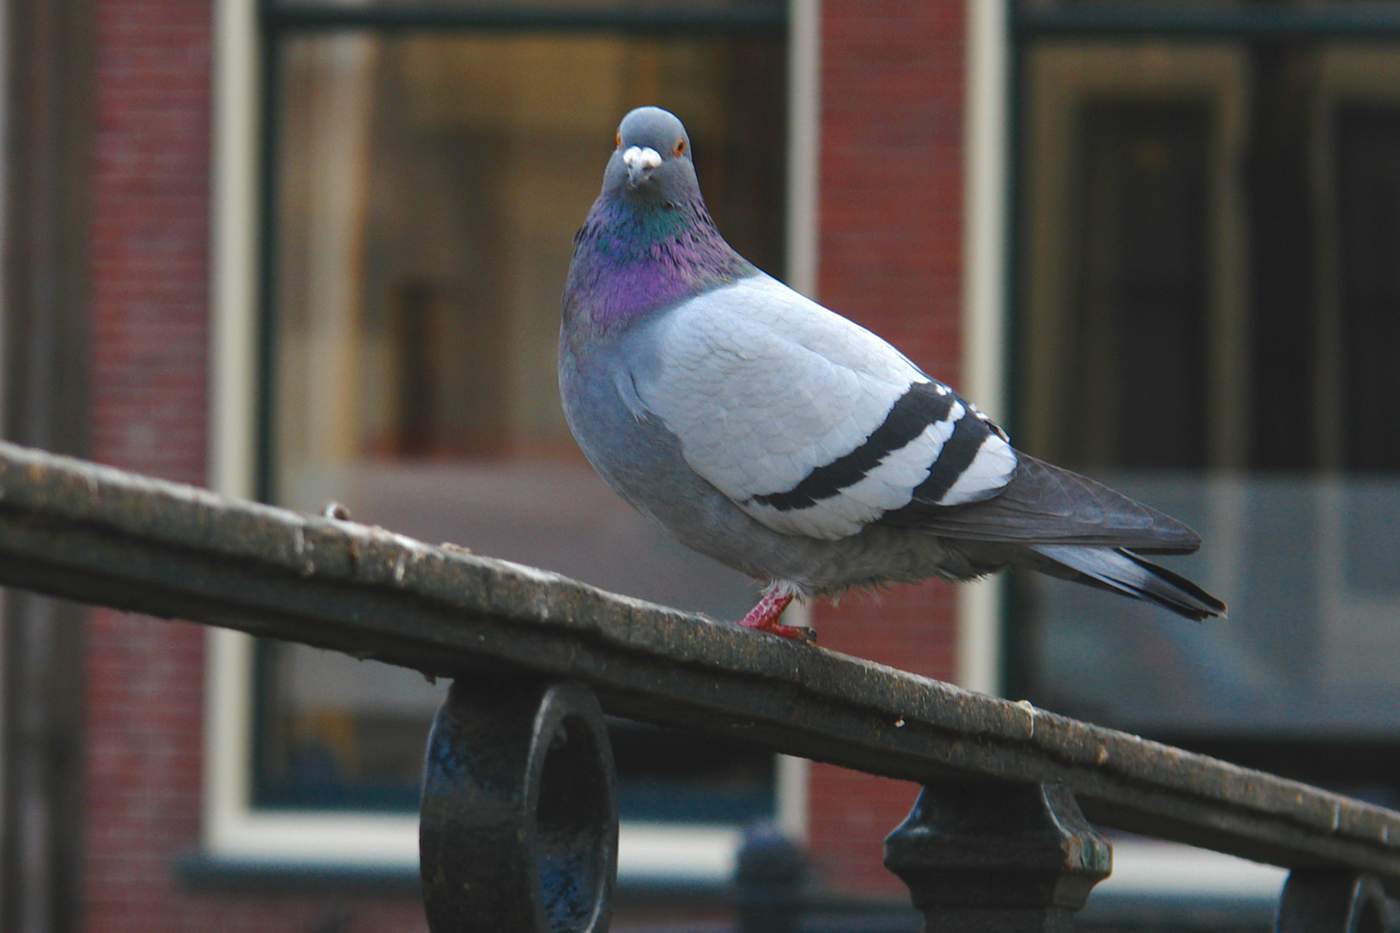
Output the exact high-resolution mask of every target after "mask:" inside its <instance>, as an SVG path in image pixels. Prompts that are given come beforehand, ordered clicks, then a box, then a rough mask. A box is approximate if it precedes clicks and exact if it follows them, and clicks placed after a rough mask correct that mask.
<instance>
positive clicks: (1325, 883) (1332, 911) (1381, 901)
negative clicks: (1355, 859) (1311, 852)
mask: <svg viewBox="0 0 1400 933" xmlns="http://www.w3.org/2000/svg"><path fill="white" fill-rule="evenodd" d="M1393 922H1394V921H1393V919H1392V918H1391V916H1390V906H1389V905H1388V904H1387V903H1386V899H1385V888H1384V887H1382V886H1381V883H1380V882H1379V881H1377V880H1376V878H1375V877H1374V876H1372V875H1360V874H1351V873H1348V872H1336V871H1306V870H1296V871H1293V872H1291V873H1290V874H1289V876H1288V883H1287V884H1285V885H1284V886H1283V896H1282V897H1281V898H1280V899H1279V905H1278V924H1277V925H1276V927H1275V929H1276V930H1277V931H1278V933H1388V931H1389V930H1390V929H1391V924H1392V923H1393Z"/></svg>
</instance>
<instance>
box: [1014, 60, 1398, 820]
mask: <svg viewBox="0 0 1400 933" xmlns="http://www.w3.org/2000/svg"><path fill="white" fill-rule="evenodd" d="M1023 56H1024V59H1023V61H1024V65H1025V69H1024V75H1025V84H1024V89H1025V100H1024V104H1023V107H1024V110H1023V116H1022V119H1023V122H1024V126H1025V127H1026V133H1025V134H1024V136H1023V139H1024V143H1023V145H1024V148H1023V150H1022V152H1021V160H1022V165H1023V166H1024V168H1023V178H1024V180H1025V199H1024V201H1023V203H1022V204H1021V205H1020V214H1019V217H1020V224H1019V226H1020V231H1021V244H1020V249H1021V253H1020V267H1021V276H1020V279H1019V284H1018V288H1019V290H1020V307H1019V309H1018V313H1019V317H1018V321H1019V325H1020V339H1019V343H1018V345H1017V347H1016V348H1015V352H1016V354H1017V356H1018V358H1019V361H1020V362H1019V364H1018V366H1017V368H1016V373H1017V374H1018V384H1017V394H1018V398H1019V399H1020V403H1019V412H1018V420H1019V430H1018V432H1017V434H1018V440H1019V441H1020V442H1021V443H1022V445H1023V446H1025V447H1026V448H1027V449H1028V450H1030V451H1032V452H1033V453H1035V454H1037V455H1039V456H1045V457H1048V458H1049V459H1051V460H1054V461H1057V462H1063V463H1065V464H1066V465H1069V466H1075V467H1078V468H1081V469H1084V470H1086V471H1088V472H1091V473H1093V474H1094V475H1096V476H1097V477H1099V478H1102V479H1104V480H1106V481H1109V482H1110V483H1112V484H1113V485H1115V486H1118V487H1119V488H1121V489H1123V490H1124V491H1125V492H1128V493H1129V494H1133V495H1136V496H1137V497H1139V498H1142V499H1144V500H1145V501H1147V502H1149V503H1152V504H1154V505H1156V506H1159V507H1161V508H1163V509H1165V510H1166V511H1167V512H1169V513H1171V514H1174V515H1177V516H1179V517H1181V518H1183V519H1184V520H1186V521H1188V522H1189V523H1190V524H1192V525H1193V526H1194V527H1196V529H1197V530H1198V531H1200V532H1201V533H1202V536H1203V537H1204V539H1205V541H1206V544H1205V546H1204V548H1203V550H1202V552H1201V553H1200V554H1198V555H1196V556H1194V557H1191V558H1187V559H1182V560H1179V561H1173V566H1174V567H1179V568H1181V570H1182V572H1183V573H1186V574H1187V575H1188V576H1190V577H1192V578H1194V579H1198V580H1200V582H1201V583H1202V584H1203V585H1204V586H1206V587H1207V588H1208V589H1210V590H1211V591H1212V592H1218V593H1220V594H1221V595H1222V596H1223V597H1224V598H1226V599H1227V601H1228V602H1229V603H1230V618H1229V620H1228V622H1226V623H1223V624H1219V625H1213V626H1208V627H1190V626H1180V625H1176V624H1173V623H1172V622H1171V621H1170V620H1166V619H1162V618H1160V617H1159V614H1157V613H1155V612H1153V611H1152V610H1151V609H1150V608H1145V607H1142V606H1135V605H1131V604H1115V605H1114V606H1113V607H1112V609H1111V611H1107V607H1105V606H1104V605H1103V604H1102V599H1101V597H1099V596H1098V595H1097V594H1094V593H1091V592H1088V591H1085V592H1080V591H1078V589H1077V588H1074V587H1064V586H1057V585H1055V584H1053V583H1052V584H1048V585H1042V583H1041V581H1038V580H1029V579H1018V580H1017V582H1016V585H1015V588H1014V591H1013V592H1014V596H1013V600H1012V602H1013V605H1014V611H1013V616H1014V619H1013V623H1012V624H1013V625H1015V626H1016V627H1017V631H1018V633H1019V634H1017V635H1016V636H1014V637H1013V639H1012V641H1013V644H1015V645H1017V646H1018V647H1017V649H1016V657H1015V659H1014V667H1015V672H1016V673H1015V675H1014V680H1015V685H1014V686H1013V689H1014V690H1017V691H1024V692H1025V693H1026V694H1027V695H1029V696H1031V697H1032V698H1033V699H1035V700H1036V701H1037V702H1040V703H1044V704H1046V705H1047V706H1050V707H1051V708H1053V709H1056V710H1058V711H1062V712H1065V713H1067V714H1070V715H1073V716H1078V717H1082V718H1086V719H1090V720H1093V721H1096V722H1104V723H1107V724H1111V725H1116V726H1119V727H1122V728H1126V729H1129V730H1132V731H1139V732H1145V733H1147V734H1150V735H1153V736H1157V737H1162V738H1165V739H1168V740H1170V741H1174V742H1179V743H1184V744H1188V745H1197V746H1199V747H1203V748H1207V749H1209V750H1214V751H1223V752H1224V753H1225V754H1226V755H1227V756H1228V757H1230V758H1231V759H1233V760H1240V761H1245V762H1247V763H1255V764H1258V765H1260V766H1262V767H1267V768H1270V769H1273V770H1281V771H1284V772H1285V773H1292V774H1296V775H1298V776H1301V777H1306V778H1309V779H1313V780H1319V781H1324V782H1328V783H1331V784H1333V785H1337V786H1345V787H1349V788H1350V789H1352V790H1355V791H1357V792H1360V793H1366V794H1370V795H1372V796H1378V797H1381V798H1382V799H1385V800H1387V801H1388V802H1390V803H1392V804H1393V803H1395V802H1397V800H1400V788H1397V787H1394V786H1391V787H1388V788H1385V789H1378V788H1377V787H1376V786H1375V782H1374V780H1373V779H1374V777H1375V769H1374V767H1372V766H1371V765H1369V764H1367V763H1366V762H1365V760H1364V759H1365V758H1366V757H1367V756H1369V755H1372V754H1373V753H1374V751H1375V749H1376V748H1379V747H1388V746H1389V745H1392V744H1393V742H1394V739H1395V738H1396V731H1395V729H1396V727H1395V723H1394V716H1393V711H1394V710H1395V709H1396V708H1397V706H1400V675H1397V668H1396V666H1395V664H1394V659H1395V658H1396V657H1400V626H1396V625H1395V619H1396V618H1397V617H1400V574H1398V573H1397V571H1396V567H1397V563H1396V562H1395V560H1394V559H1393V555H1394V553H1395V550H1396V548H1397V547H1400V521H1397V519H1396V517H1397V516H1400V432H1396V431H1394V430H1392V429H1391V428H1392V426H1393V425H1394V424H1396V423H1397V420H1400V381H1397V380H1400V370H1397V368H1396V366H1395V346H1396V345H1397V339H1400V330H1397V324H1396V322H1397V320H1400V317H1397V314H1396V307H1397V303H1396V298H1397V295H1400V272H1398V271H1397V269H1398V268H1400V267H1398V266H1397V264H1396V263H1395V262H1394V257H1395V256H1397V255H1400V183H1397V179H1400V175H1397V170H1396V166H1397V165H1400V161H1397V157H1400V148H1398V146H1397V140H1400V91H1397V88H1400V82H1397V79H1400V48H1395V47H1385V46H1377V45H1365V46H1348V45H1343V44H1335V45H1334V44H1322V43H1315V42H1292V41H1290V42H1262V41H1261V42H1259V43H1255V44H1249V43H1243V42H1240V43H1233V42H1210V43H1204V42H1201V43H1181V44H1172V43H1167V42H1140V43H1126V42H1124V43H1107V42H1105V43H1100V44H1085V45H1080V44H1076V43H1072V42H1056V43H1048V42H1047V43H1044V44H1041V45H1032V46H1031V47H1029V48H1028V49H1027V50H1026V51H1025V52H1024V53H1023ZM1089 672H1092V676H1088V675H1089ZM1018 695H1020V694H1019V692H1018ZM1227 739H1229V740H1230V744H1229V745H1228V747H1223V746H1221V745H1220V744H1219V743H1223V742H1225V741H1226V740H1227ZM1270 742H1273V743H1275V745H1270V744H1269V743H1270ZM1278 742H1285V743H1286V742H1294V743H1299V742H1303V743H1309V742H1310V743H1323V742H1331V743H1338V742H1341V743H1343V747H1344V748H1349V749H1351V751H1349V752H1343V753H1344V754H1349V755H1351V756H1352V759H1353V765H1354V767H1351V768H1350V770H1348V769H1347V768H1341V769H1340V772H1339V769H1337V768H1335V767H1334V768H1332V770H1331V771H1330V772H1328V773H1326V774H1323V773H1321V772H1317V771H1313V770H1309V769H1310V768H1314V767H1315V766H1317V764H1318V762H1317V761H1316V760H1315V759H1316V758H1317V756H1310V755H1307V754H1299V753H1298V752H1297V749H1298V748H1303V747H1307V746H1305V745H1296V744H1295V746H1294V749H1295V750H1294V753H1293V754H1292V756H1291V758H1288V757H1287V756H1282V757H1281V756H1280V755H1279V754H1278V749H1277V747H1276V746H1277V743H1278ZM1348 743H1349V744H1348ZM1256 753H1257V757H1255V758H1251V755H1256ZM1335 763H1336V759H1335V758H1334V759H1333V764H1335Z"/></svg>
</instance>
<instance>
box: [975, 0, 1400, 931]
mask: <svg viewBox="0 0 1400 933" xmlns="http://www.w3.org/2000/svg"><path fill="white" fill-rule="evenodd" d="M1026 6H1029V4H1024V5H1023V3H1022V2H1020V0H1001V2H999V3H989V4H985V5H984V4H981V3H979V0H968V11H969V12H968V17H969V71H968V83H969V87H968V134H967V139H968V145H967V147H966V166H967V168H966V172H965V182H964V183H965V186H966V191H965V200H964V203H965V204H966V205H967V210H966V214H967V233H966V234H965V240H966V242H965V251H964V258H965V263H964V267H965V269H966V270H968V272H967V274H965V276H964V303H963V305H964V334H965V338H964V340H965V343H964V360H965V367H966V369H967V371H968V373H969V374H970V380H969V381H970V384H969V386H968V389H969V390H970V391H971V390H975V393H974V394H975V397H979V398H981V399H986V402H987V403H986V404H983V407H984V408H988V410H991V411H998V410H1000V411H1001V413H1002V416H1003V419H1004V421H1005V423H1007V425H1008V427H1009V428H1010V429H1012V431H1013V436H1014V432H1015V427H1016V425H1015V423H1014V422H1015V417H1014V416H1013V411H1014V410H1015V408H1016V407H1017V406H1016V399H1015V398H1014V393H1013V390H1012V387H1011V379H1010V373H1011V371H1012V362H1013V360H1014V358H1015V354H1016V347H1017V344H1018V341H1017V339H1016V338H1017V336H1018V334H1017V327H1018V326H1020V322H1018V321H1017V320H1016V309H1017V308H1019V307H1021V306H1022V304H1023V300H1024V299H1023V296H1022V295H1021V289H1022V287H1023V275H1024V273H1025V269H1024V264H1025V261H1026V260H1025V257H1024V256H1022V255H1021V248H1020V231H1019V230H1018V222H1019V221H1020V216H1019V211H1020V208H1021V206H1022V203H1021V202H1022V201H1023V200H1024V198H1025V195H1026V178H1027V177H1028V172H1029V171H1031V168H1030V167H1028V166H1027V165H1026V164H1025V160H1024V159H1023V158H1022V155H1021V142H1022V139H1023V135H1022V134H1024V133H1025V132H1027V127H1028V126H1029V121H1030V120H1032V119H1033V117H1034V115H1033V113H1032V110H1031V108H1030V106H1029V102H1028V95H1026V94H1025V93H1024V88H1025V75H1026V71H1027V70H1028V69H1027V68H1026V61H1027V59H1028V58H1029V56H1030V54H1031V50H1032V49H1033V48H1036V47H1041V48H1044V47H1053V46H1054V45H1055V44H1056V43H1060V42H1072V43H1089V42H1094V41H1104V42H1110V43H1122V42H1131V41H1152V42H1158V43H1164V44H1170V45H1172V46H1173V47H1181V46H1189V45H1193V44H1200V43H1210V44H1217V43H1226V42H1231V43H1239V44H1243V43H1246V42H1248V41H1249V40H1250V39H1258V38H1262V37H1272V38H1288V37H1293V38H1298V39H1307V40H1311V41H1315V42H1317V43H1319V44H1323V43H1345V44H1346V46H1347V47H1348V48H1351V49H1357V48H1361V47H1364V46H1365V45H1366V44H1367V43H1376V42H1385V43H1395V42H1400V5H1397V6H1396V7H1395V8H1393V9H1386V10H1379V11H1378V10H1374V9H1370V8H1367V9H1366V10H1361V11H1350V10H1345V9H1330V10H1327V9H1324V10H1316V9H1290V8H1288V7H1287V5H1286V4H1285V3H1283V2H1280V4H1279V6H1278V8H1277V9H1272V10H1270V9H1248V10H1238V9H1237V10H1230V9H1219V8H1215V9H1210V8H1198V9H1186V10H1182V9H1171V8H1168V7H1155V8H1154V7H1153V6H1151V5H1143V6H1137V7H1134V5H1133V3H1132V2H1131V0H1122V2H1119V3H1118V4H1115V5H1113V6H1096V7H1081V8H1066V7H1038V8H1034V9H1026V8H1025V7H1026ZM1335 47H1336V46H1335V45H1333V48H1335ZM1329 77H1330V79H1331V83H1330V85H1329V91H1331V92H1332V93H1333V95H1334V99H1335V95H1337V94H1339V93H1343V92H1344V91H1345V90H1346V89H1348V88H1347V80H1346V78H1347V76H1345V75H1341V74H1338V73H1337V72H1336V70H1335V69H1334V70H1333V72H1332V73H1331V74H1330V75H1329ZM1386 100H1387V102H1396V101H1397V100H1400V92H1396V93H1395V95H1393V96H1390V95H1387V98H1386ZM1331 102H1333V101H1329V103H1331ZM1224 129H1225V131H1227V132H1228V131H1229V128H1228V127H1225V128H1224ZM1226 144H1227V145H1228V141H1227V143H1226ZM1219 233H1220V235H1224V236H1229V235H1231V234H1230V232H1229V231H1223V232H1219ZM1231 287H1234V286H1233V285H1232V284H1231V283H1229V282H1222V283H1218V284H1217V290H1216V293H1214V294H1213V295H1212V299H1213V301H1214V302H1220V301H1221V300H1223V296H1222V295H1221V294H1220V291H1221V289H1226V290H1228V289H1229V288H1231ZM1319 378H1320V379H1321V378H1324V376H1323V375H1320V377H1319ZM1320 388H1321V389H1322V390H1324V391H1325V390H1326V389H1327V387H1326V386H1322V387H1320ZM998 405H1000V406H1001V407H1000V409H999V408H998V407H996V406H998ZM1212 440H1213V441H1216V442H1218V441H1219V439H1215V438H1212ZM1221 507H1222V508H1226V507H1228V503H1224V504H1222V505H1221ZM1227 586H1228V585H1227ZM1003 603H1004V594H1003V592H1002V589H1001V586H1000V585H997V584H986V583H984V584H979V585H978V586H977V587H976V588H966V587H965V588H963V589H962V591H961V595H960V599H959V607H960V612H959V619H958V621H959V637H958V643H959V646H960V652H959V668H958V671H959V678H960V682H962V683H964V684H965V685H968V686H970V687H972V688H973V689H978V690H985V691H987V692H991V693H997V694H1002V695H1005V690H1006V688H1007V685H1008V682H1009V678H1008V673H1009V671H1008V662H1009V658H1010V651H1009V650H1008V647H1007V646H1008V645H1009V644H1010V641H1011V637H1010V636H1011V634H1012V633H1011V632H1010V631H1009V628H1010V619H1009V616H1008V614H1007V612H1006V611H1005V607H1004V605H1003ZM964 646H965V647H964ZM1284 876H1285V872H1284V871H1283V870H1282V869H1278V868H1274V867H1272V866H1265V865H1259V864H1255V863H1252V862H1246V861H1243V860H1240V859H1235V858H1231V857H1228V856H1222V855H1219V854H1218V853H1211V852H1207V851H1202V850H1198V849H1193V848H1190V847H1187V846H1182V845H1177V844H1173V843H1162V842H1156V841H1152V840H1143V839H1136V838H1126V839H1121V840H1116V841H1115V843H1114V873H1113V875H1112V876H1111V877H1110V878H1109V879H1107V881H1105V882H1104V883H1103V884H1101V885H1100V886H1099V888H1098V889H1096V890H1097V892H1099V893H1096V896H1098V897H1102V896H1105V895H1106V896H1108V897H1114V896H1125V897H1136V896H1142V895H1144V894H1146V895H1153V896H1156V895H1165V896H1171V897H1173V898H1183V899H1195V898H1209V897H1219V896H1226V897H1240V898H1246V899H1250V900H1256V899H1257V900H1258V901H1259V902H1261V903H1266V904H1268V905H1272V904H1274V903H1276V901H1277V898H1278V895H1279V891H1280V890H1281V887H1282V884H1283V880H1284ZM1203 884H1204V885H1205V888H1204V889H1203V887H1202V885H1203Z"/></svg>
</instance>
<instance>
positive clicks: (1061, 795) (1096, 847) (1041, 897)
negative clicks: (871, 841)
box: [885, 780, 1113, 933]
mask: <svg viewBox="0 0 1400 933" xmlns="http://www.w3.org/2000/svg"><path fill="white" fill-rule="evenodd" d="M885 867H886V868H888V869H889V870H890V871H892V872H894V873H895V874H896V875H898V876H899V877H900V878H901V879H903V881H904V883H905V884H907V885H908V886H909V892H910V894H911V896H912V897H913V900H914V906H915V907H916V908H918V909H919V910H920V911H922V912H923V914H924V922H925V928H926V929H929V930H938V931H940V933H944V931H946V933H991V931H998V933H1032V931H1034V933H1067V931H1069V930H1071V929H1073V920H1074V912H1075V911H1077V910H1079V909H1080V908H1081V907H1083V906H1084V901H1085V899H1086V898H1088V896H1089V891H1090V889H1092V888H1093V886H1094V885H1096V884H1098V883H1099V882H1100V881H1102V880H1103V879H1105V878H1107V877H1108V874H1109V872H1110V871H1111V870H1112V867H1113V853H1112V850H1111V848H1110V847H1109V844H1108V841H1107V840H1106V839H1104V838H1103V837H1102V836H1100V835H1099V834H1098V833H1097V832H1095V831H1094V829H1093V827H1091V826H1090V825H1089V823H1088V821H1087V820H1085V819H1084V814H1083V813H1081V812H1080V810H1079V804H1078V803H1077V802H1076V801H1075V799H1074V794H1073V793H1071V791H1070V790H1069V788H1067V787H1065V786H1064V785H1062V784H1028V783H1027V784H1023V783H1012V782H1007V781H998V780H975V781H962V782H940V783H932V784H925V785H924V788H923V790H922V791H920V793H919V797H918V799H917V800H916V801H915V802H914V809H913V810H912V811H911V812H910V813H909V816H908V818H907V819H906V820H905V821H904V822H903V823H901V824H900V825H899V827H898V828H896V829H895V831H894V832H892V833H890V835H889V837H888V838H887V839H886V840H885Z"/></svg>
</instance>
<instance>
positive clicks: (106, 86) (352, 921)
mask: <svg viewBox="0 0 1400 933" xmlns="http://www.w3.org/2000/svg"><path fill="white" fill-rule="evenodd" d="M212 14H213V9H212V6H211V5H210V4H209V3H207V2H198V0H109V2H102V3H99V4H97V15H98V21H97V24H96V30H97V34H96V47H97V54H96V61H95V68H96V79H95V82H94V85H93V88H94V95H95V99H94V106H95V119H96V123H97V127H96V137H95V150H96V151H95V153H94V156H95V158H94V165H95V177H94V179H93V209H92V213H93V217H94V225H93V243H92V247H93V248H92V269H91V276H92V314H93V322H92V323H93V327H92V358H91V360H90V361H89V365H90V373H91V377H92V400H93V410H92V418H93V424H92V429H93V435H92V436H93V445H92V449H93V456H94V457H95V459H97V460H100V461H103V462H106V463H112V464H117V465H120V466H123V467H127V468H130V469H134V470H139V471H141V472H145V473H154V474H156V475H160V476H165V477H169V478H172V479H177V480H181V481H184V482H190V483H201V484H202V483H203V482H204V481H205V465H206V454H207V452H206V436H205V432H206V429H207V415H208V386H207V370H208V359H207V356H208V353H207V341H208V337H209V304H208V297H209V296H208V278H209V206H210V201H209V191H210V188H209V182H210V178H209V168H210V152H209V148H210V117H211V99H210V95H211V87H210V80H211V77H210V76H211V41H212V32H211V20H212ZM87 644H88V649H87V650H88V656H87V665H88V678H89V684H88V698H87V717H86V727H87V748H88V755H87V758H86V762H85V775H84V777H85V783H86V798H87V800H86V813H85V817H86V819H85V826H86V836H85V838H84V840H83V846H84V850H85V878H84V888H85V891H86V896H85V898H84V905H83V912H84V917H85V925H86V928H87V929H89V930H93V931H102V933H120V931H132V933H137V931H139V933H161V931H183V930H196V929H214V930H229V931H232V930H248V931H255V930H256V931H260V933H265V931H280V930H288V931H291V930H297V931H309V930H319V931H327V933H329V931H335V933H352V931H368V930H396V931H398V930H404V931H411V930H415V929H422V928H423V925H424V924H423V920H422V910H421V907H420V906H419V904H418V900H417V897H416V896H414V895H411V894H410V895H406V896H400V897H396V898H384V897H379V898H375V897H370V896H364V897H358V896H355V895H354V894H349V895H347V894H345V893H337V894H334V895H329V894H328V895H323V896H319V897H309V896H292V895H255V894H250V893H249V892H248V891H246V890H245V891H243V892H239V893H226V894H225V893H217V894H209V893H206V894H196V893H193V892H191V891H189V890H187V889H185V888H184V887H183V886H182V884H181V883H180V882H179V880H178V879H177V878H176V877H175V874H174V871H175V864H176V860H177V859H179V858H180V857H182V856H186V855H190V854H193V853H194V852H196V850H197V847H198V843H199V817H200V804H201V796H200V786H201V767H202V751H203V745H202V743H203V721H202V717H203V703H204V697H203V689H204V680H203V664H204V630H203V629H202V628H197V627H195V626H191V625H184V624H174V623H162V624H154V623H152V622H150V621H148V620H136V619H131V618H129V617H127V616H124V615H121V614H119V613H114V612H105V611H101V612H94V613H93V614H92V619H91V622H90V631H89V635H88V643H87Z"/></svg>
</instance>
